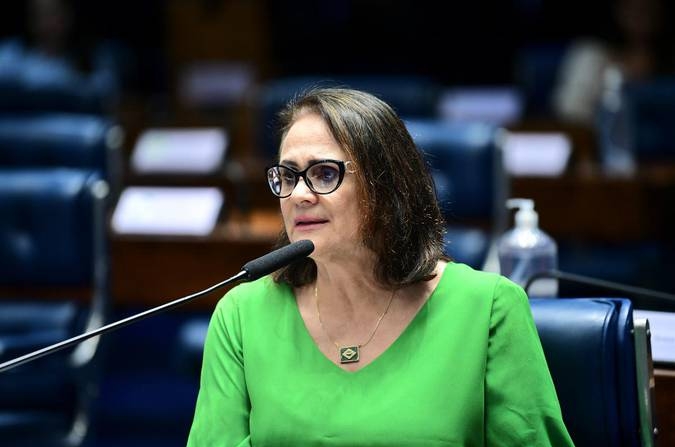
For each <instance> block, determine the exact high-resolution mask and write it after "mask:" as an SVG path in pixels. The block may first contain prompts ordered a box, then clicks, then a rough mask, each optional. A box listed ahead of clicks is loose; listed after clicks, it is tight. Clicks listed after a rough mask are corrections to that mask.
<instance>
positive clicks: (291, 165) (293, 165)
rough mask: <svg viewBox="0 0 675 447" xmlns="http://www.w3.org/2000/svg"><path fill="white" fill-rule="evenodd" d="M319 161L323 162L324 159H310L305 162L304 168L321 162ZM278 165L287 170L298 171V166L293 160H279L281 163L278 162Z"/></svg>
mask: <svg viewBox="0 0 675 447" xmlns="http://www.w3.org/2000/svg"><path fill="white" fill-rule="evenodd" d="M321 160H325V159H324V158H311V159H309V160H307V163H306V164H305V166H309V165H311V164H313V163H316V162H317V161H321ZM279 164H280V165H284V166H288V167H289V168H293V169H300V165H299V164H298V163H296V162H295V161H293V160H281V161H279Z"/></svg>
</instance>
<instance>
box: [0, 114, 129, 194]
mask: <svg viewBox="0 0 675 447" xmlns="http://www.w3.org/2000/svg"><path fill="white" fill-rule="evenodd" d="M123 139H124V134H123V131H122V129H121V127H120V126H119V125H117V124H115V123H114V122H113V121H112V120H110V119H107V118H102V117H99V116H96V115H79V114H67V113H32V114H9V115H0V167H8V168H27V167H29V168H58V167H71V168H78V169H88V170H93V171H96V172H98V173H99V174H100V175H101V176H102V177H103V179H105V180H106V181H107V182H108V184H109V185H110V187H111V188H112V190H113V191H114V192H117V191H119V186H120V181H121V172H122V171H121V163H122V157H121V152H120V148H121V146H122V142H123Z"/></svg>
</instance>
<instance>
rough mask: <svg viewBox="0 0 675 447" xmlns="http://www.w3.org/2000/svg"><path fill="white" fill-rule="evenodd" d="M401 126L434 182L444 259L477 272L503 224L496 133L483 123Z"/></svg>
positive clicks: (409, 123) (410, 123) (426, 122)
mask: <svg viewBox="0 0 675 447" xmlns="http://www.w3.org/2000/svg"><path fill="white" fill-rule="evenodd" d="M405 123H406V126H407V128H408V131H409V132H410V134H411V135H412V137H413V140H414V141H415V144H416V145H417V147H418V148H419V149H420V150H421V151H422V153H423V154H424V156H425V158H426V161H427V164H428V165H429V166H430V169H431V173H432V176H433V178H434V184H435V187H436V196H437V199H438V202H439V204H440V207H441V210H442V212H443V214H444V216H445V219H446V221H447V233H446V237H445V247H446V254H447V255H449V256H450V257H451V258H453V259H455V260H457V261H459V262H463V263H466V264H469V265H471V266H472V267H474V268H478V269H481V268H482V267H483V265H484V263H485V261H486V258H487V256H488V252H489V250H490V247H491V244H492V241H493V240H494V239H495V237H496V235H498V234H501V233H502V230H503V228H504V225H505V220H506V213H505V211H504V205H503V204H504V203H505V198H506V195H507V192H506V191H507V182H506V178H505V176H504V172H503V169H502V155H501V150H500V148H499V144H498V135H499V130H498V129H497V128H496V127H494V126H491V125H488V124H483V123H460V122H443V121H439V120H430V119H427V120H421V119H418V120H406V122H405Z"/></svg>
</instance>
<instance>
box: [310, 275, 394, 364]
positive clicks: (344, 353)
mask: <svg viewBox="0 0 675 447" xmlns="http://www.w3.org/2000/svg"><path fill="white" fill-rule="evenodd" d="M395 294H396V290H394V291H393V292H391V298H389V302H388V303H387V307H386V308H385V309H384V312H382V315H380V317H379V318H378V319H377V323H375V328H374V329H373V331H372V332H371V333H370V337H368V340H366V342H365V343H361V344H358V345H340V344H339V343H337V342H335V341H333V339H332V338H331V337H330V335H329V334H328V331H327V330H326V327H325V326H324V325H323V321H322V320H321V311H320V310H319V286H318V281H317V283H315V284H314V301H315V303H316V314H317V315H318V317H319V325H320V326H321V329H322V330H323V332H324V333H325V334H326V337H328V340H330V342H331V343H333V344H334V345H335V347H336V348H337V350H338V358H339V360H340V363H356V362H358V361H359V360H360V357H361V348H363V347H364V346H366V345H367V344H368V343H370V341H371V340H372V339H373V337H374V336H375V332H377V329H378V328H379V327H380V323H382V319H383V318H384V316H385V315H387V312H389V308H390V307H391V303H392V301H394V295H395Z"/></svg>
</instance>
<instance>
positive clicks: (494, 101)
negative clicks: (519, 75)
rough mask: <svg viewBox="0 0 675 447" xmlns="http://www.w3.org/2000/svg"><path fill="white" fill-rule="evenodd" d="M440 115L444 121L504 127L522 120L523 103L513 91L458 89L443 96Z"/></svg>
mask: <svg viewBox="0 0 675 447" xmlns="http://www.w3.org/2000/svg"><path fill="white" fill-rule="evenodd" d="M438 112H439V114H440V116H441V118H442V119H443V120H444V121H479V122H483V123H492V124H495V125H498V126H502V125H506V124H510V123H513V122H515V121H518V120H519V119H520V117H521V116H522V112H523V100H522V98H521V95H520V93H519V92H518V91H517V90H516V89H515V88H513V87H499V86H494V87H464V88H462V87H457V88H451V89H448V90H447V91H445V92H444V93H443V94H442V95H441V99H440V100H439V105H438Z"/></svg>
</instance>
